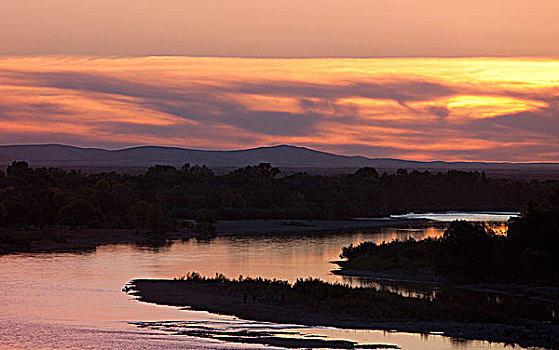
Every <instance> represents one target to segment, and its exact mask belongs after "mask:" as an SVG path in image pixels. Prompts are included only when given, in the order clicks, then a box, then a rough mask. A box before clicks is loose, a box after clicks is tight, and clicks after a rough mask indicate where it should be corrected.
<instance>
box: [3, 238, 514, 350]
mask: <svg viewBox="0 0 559 350" xmlns="http://www.w3.org/2000/svg"><path fill="white" fill-rule="evenodd" d="M440 234H442V228H436V227H424V228H399V229H397V228H383V229H379V230H377V231H376V232H370V233H354V234H338V235H329V236H307V237H297V236H296V235H288V236H283V237H278V236H252V237H219V238H215V239H212V240H207V241H200V240H194V239H193V240H190V241H187V242H177V243H175V244H173V245H171V246H168V247H164V248H160V249H149V248H139V247H136V246H134V245H128V244H119V245H108V246H102V247H99V248H98V249H96V250H95V251H94V252H92V253H82V254H73V253H53V254H17V255H8V256H2V257H0V349H14V348H18V349H19V348H26V349H52V348H57V349H132V348H133V349H173V348H182V349H185V348H200V349H249V348H254V349H263V348H266V349H271V348H272V347H264V346H261V345H247V344H231V343H224V342H219V341H214V340H208V339H198V338H191V337H181V336H175V335H170V334H168V333H165V332H162V331H157V330H153V329H146V328H138V327H136V326H134V325H131V324H130V322H139V321H164V320H177V321H187V322H192V323H194V324H196V323H202V324H204V325H206V326H209V327H212V328H214V329H231V330H232V329H235V330H239V329H250V328H254V327H259V328H260V327H264V328H271V329H280V330H282V329H288V330H291V331H299V332H302V333H304V334H311V335H322V336H326V337H330V338H341V339H349V340H354V341H359V342H362V343H389V344H397V345H399V346H400V347H402V348H403V349H467V350H474V349H503V348H504V345H502V344H490V343H488V342H466V343H464V342H460V341H457V340H453V339H450V338H446V337H442V336H435V335H433V336H428V337H426V336H422V335H418V334H408V333H390V332H382V331H363V330H343V329H334V328H321V327H318V328H317V327H294V326H286V325H275V324H269V323H261V322H250V321H244V320H239V319H236V318H233V317H227V316H220V315H214V314H210V313H206V312H196V311H191V310H180V309H178V308H175V307H167V306H158V305H152V304H146V303H141V302H138V301H136V300H134V299H133V298H131V297H130V296H128V295H126V294H124V293H123V292H121V288H122V287H123V286H124V285H125V284H126V283H127V282H129V281H130V280H131V279H133V278H139V277H142V278H173V277H177V276H180V275H184V274H185V273H187V272H189V271H198V272H200V273H202V274H204V275H208V276H212V275H214V274H215V273H216V272H220V273H224V274H225V275H227V276H230V277H237V276H239V275H243V276H253V277H257V276H262V277H267V278H278V279H287V280H289V281H295V280H296V279H297V278H301V277H309V276H310V277H317V278H321V279H323V280H327V281H340V282H342V281H343V280H342V278H341V277H339V276H335V275H333V274H331V273H330V270H331V269H332V268H333V265H332V264H329V261H332V260H336V259H337V258H338V255H339V253H340V251H341V248H342V247H343V246H346V245H348V244H350V243H353V244H358V243H360V242H362V241H364V240H371V241H376V242H382V241H391V240H393V239H395V238H406V237H409V236H412V237H415V238H417V239H421V238H425V237H430V236H437V235H440ZM508 348H510V346H509V347H508Z"/></svg>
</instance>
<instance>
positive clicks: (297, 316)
mask: <svg viewBox="0 0 559 350" xmlns="http://www.w3.org/2000/svg"><path fill="white" fill-rule="evenodd" d="M128 288H129V290H130V293H131V294H132V295H134V296H136V297H137V298H138V300H139V301H142V302H148V303H154V304H160V305H170V306H177V307H189V308H190V309H192V310H196V311H207V312H212V313H216V314H224V315H230V316H235V317H238V318H242V319H248V320H256V321H263V322H274V323H281V324H298V325H305V326H328V327H338V328H347V329H375V330H386V331H397V332H409V333H421V334H431V335H432V334H434V333H435V334H440V335H444V336H447V337H452V338H460V339H464V340H484V341H490V342H501V343H507V344H518V345H520V346H523V347H533V346H536V347H544V348H556V347H558V346H559V332H558V327H557V326H556V325H552V324H547V323H545V322H539V321H532V320H522V321H520V322H518V323H516V324H501V323H481V322H480V323H474V322H464V321H460V320H430V321H425V320H421V319H416V318H408V317H398V316H397V315H394V316H393V317H375V316H371V315H354V314H350V313H347V312H342V311H343V310H338V311H337V312H333V311H332V310H329V309H327V308H326V309H324V308H316V307H314V306H309V305H306V304H303V303H296V304H293V303H286V302H284V301H281V300H272V299H263V300H258V301H257V302H255V303H252V302H251V301H249V302H248V303H243V301H242V297H243V293H246V292H244V291H243V290H240V289H236V288H228V287H225V286H220V285H216V284H212V283H211V282H207V281H188V280H187V281H184V280H146V279H138V280H133V281H131V282H130V287H128Z"/></svg>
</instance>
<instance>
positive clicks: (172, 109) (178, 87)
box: [0, 56, 559, 161]
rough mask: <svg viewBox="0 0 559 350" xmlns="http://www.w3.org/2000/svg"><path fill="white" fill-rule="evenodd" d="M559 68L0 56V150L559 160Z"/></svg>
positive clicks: (502, 62)
mask: <svg viewBox="0 0 559 350" xmlns="http://www.w3.org/2000/svg"><path fill="white" fill-rule="evenodd" d="M557 74H559V60H555V59H527V58H507V59H504V58H467V59H461V58H455V59H437V58H428V59H427V58H414V59H403V58H394V59H243V58H190V57H136V58H88V57H56V56H55V57H2V58H0V126H1V129H0V142H1V143H4V144H7V143H47V142H49V143H51V142H56V143H70V144H75V145H81V146H101V147H122V146H132V145H140V144H158V145H172V146H183V147H196V148H204V149H234V148H244V147H251V146H259V145H269V144H278V143H291V144H297V145H303V146H310V147H315V148H319V149H322V150H326V151H335V152H341V153H347V154H354V153H360V154H363V155H367V156H371V157H399V158H413V159H418V160H435V159H442V160H503V161H515V160H516V161H558V160H559V159H558V158H557V155H558V154H559V82H558V81H557V79H556V78H555V77H556V76H557Z"/></svg>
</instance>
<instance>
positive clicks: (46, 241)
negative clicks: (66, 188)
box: [0, 229, 196, 255]
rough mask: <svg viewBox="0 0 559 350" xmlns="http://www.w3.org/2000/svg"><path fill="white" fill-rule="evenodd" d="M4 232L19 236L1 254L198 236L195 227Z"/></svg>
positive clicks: (154, 242) (0, 248)
mask: <svg viewBox="0 0 559 350" xmlns="http://www.w3.org/2000/svg"><path fill="white" fill-rule="evenodd" d="M1 234H2V235H18V237H17V238H15V239H13V242H9V243H2V244H0V255H4V254H11V253H46V252H65V251H68V252H73V251H89V250H93V249H95V248H96V247H98V246H101V245H105V244H117V243H133V244H139V245H146V246H150V245H153V246H160V245H165V244H167V243H168V241H169V240H176V239H188V238H192V237H195V236H196V234H194V233H193V232H192V231H191V230H187V229H184V230H179V231H174V232H169V233H167V234H165V235H154V234H151V233H150V232H148V231H146V230H135V229H83V230H77V229H76V230H70V229H64V230H55V231H52V232H49V233H47V234H42V233H40V232H37V231H10V232H2V233H1Z"/></svg>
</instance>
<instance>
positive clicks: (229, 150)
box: [0, 143, 559, 165]
mask: <svg viewBox="0 0 559 350" xmlns="http://www.w3.org/2000/svg"><path fill="white" fill-rule="evenodd" d="M25 146H32V147H40V146H62V147H71V148H78V149H83V150H101V151H107V152H118V151H124V150H130V149H137V148H148V147H152V148H167V149H180V150H186V151H200V152H241V151H251V150H257V149H262V148H278V147H290V148H299V149H305V150H308V151H311V152H317V153H323V154H328V155H333V156H340V157H348V158H356V157H361V158H366V159H369V160H396V161H404V162H412V163H483V164H527V165H530V164H531V165H545V164H549V165H559V161H547V162H538V161H529V162H512V161H506V160H504V161H485V160H413V159H404V158H390V157H378V158H377V157H374V158H373V157H368V156H364V155H361V154H352V155H348V154H340V153H332V152H326V151H321V150H317V149H314V148H310V147H307V146H299V145H290V144H272V145H268V146H256V147H248V148H242V149H228V150H224V149H200V148H188V147H181V146H163V145H137V146H127V147H121V148H102V147H84V146H76V145H70V144H63V143H27V144H0V148H3V147H25Z"/></svg>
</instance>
